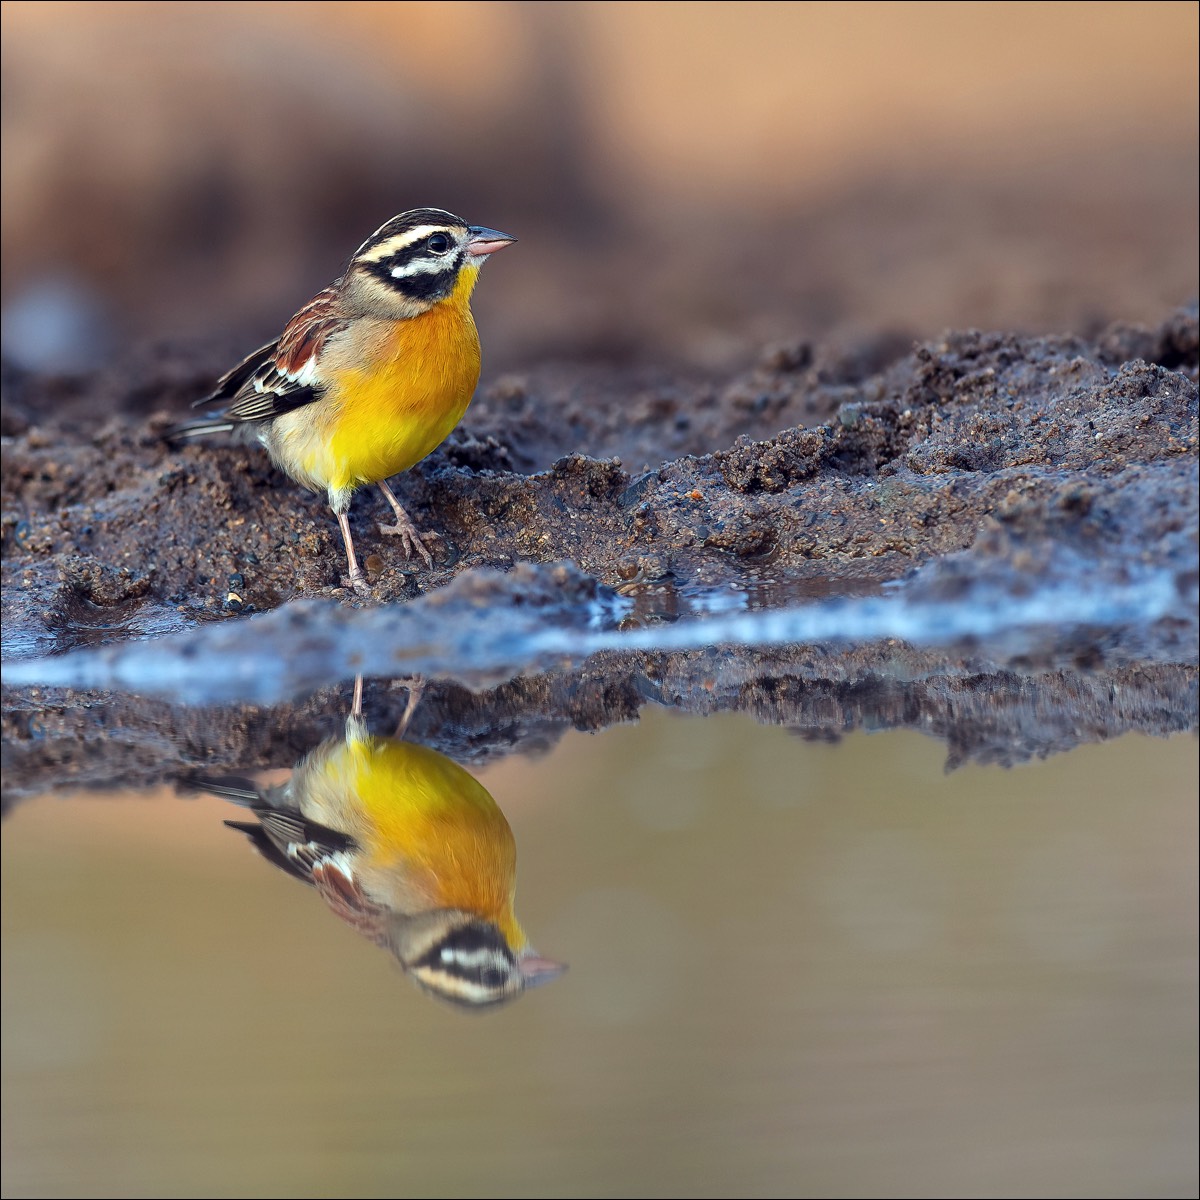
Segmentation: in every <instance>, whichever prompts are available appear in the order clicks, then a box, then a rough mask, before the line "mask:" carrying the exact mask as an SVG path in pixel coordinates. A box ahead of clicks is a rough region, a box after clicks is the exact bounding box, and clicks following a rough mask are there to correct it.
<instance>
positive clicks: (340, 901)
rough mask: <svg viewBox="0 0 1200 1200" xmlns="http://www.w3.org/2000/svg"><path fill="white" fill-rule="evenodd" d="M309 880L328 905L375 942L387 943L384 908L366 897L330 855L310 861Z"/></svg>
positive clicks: (350, 876) (385, 910)
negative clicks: (311, 865) (311, 862)
mask: <svg viewBox="0 0 1200 1200" xmlns="http://www.w3.org/2000/svg"><path fill="white" fill-rule="evenodd" d="M311 876H312V881H313V884H314V885H315V887H316V889H317V891H318V892H320V893H321V896H322V897H323V899H324V900H325V903H326V904H328V905H329V907H330V909H332V911H333V912H334V913H335V914H336V915H337V916H339V917H340V918H341V919H342V920H343V921H345V922H346V924H347V925H349V926H351V927H352V928H353V929H355V930H357V931H358V932H359V933H361V934H362V935H363V937H365V938H369V939H370V940H371V941H372V942H374V943H375V944H376V945H377V946H386V945H387V909H385V908H383V907H382V906H381V905H379V904H376V903H375V902H374V901H373V900H370V899H368V898H367V895H366V893H364V892H363V890H362V888H360V887H359V886H358V883H357V882H356V881H355V879H354V877H353V876H352V875H348V874H347V873H346V872H345V871H343V870H342V869H341V867H340V866H339V865H338V864H337V863H336V862H333V861H332V860H330V859H322V860H321V861H320V862H317V863H314V864H313V868H312V872H311Z"/></svg>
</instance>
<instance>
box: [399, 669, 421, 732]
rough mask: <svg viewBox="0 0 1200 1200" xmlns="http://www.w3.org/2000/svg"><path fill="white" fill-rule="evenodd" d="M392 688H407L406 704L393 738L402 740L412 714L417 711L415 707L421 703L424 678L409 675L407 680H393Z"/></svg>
mask: <svg viewBox="0 0 1200 1200" xmlns="http://www.w3.org/2000/svg"><path fill="white" fill-rule="evenodd" d="M392 687H393V688H402V687H403V688H408V703H407V704H406V705H405V706H404V715H403V716H402V717H401V718H400V723H399V724H398V725H397V726H396V732H395V734H394V735H393V736H394V737H398V738H402V737H403V736H404V733H405V730H407V729H408V723H409V722H410V721H411V720H412V719H413V713H415V712H416V711H417V705H418V704H420V703H421V696H422V695H423V694H424V692H425V677H424V676H423V675H411V676H409V678H408V679H393V680H392Z"/></svg>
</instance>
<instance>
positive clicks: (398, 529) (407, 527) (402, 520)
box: [379, 479, 438, 567]
mask: <svg viewBox="0 0 1200 1200" xmlns="http://www.w3.org/2000/svg"><path fill="white" fill-rule="evenodd" d="M379 490H380V491H381V492H382V493H383V494H384V497H385V498H386V500H387V502H388V503H389V504H390V505H391V506H392V512H394V513H395V514H396V523H395V525H380V527H379V532H380V533H385V534H391V535H392V536H393V537H398V538H399V539H400V544H401V545H402V546H403V547H404V557H405V558H412V555H413V551H414V550H415V551H416V552H417V553H418V554H419V555H420V556H421V557H422V558H423V559H424V560H425V565H426V566H427V567H432V566H433V555H432V554H430V553H429V550H428V549H427V548H426V546H425V541H436V540H437V536H438V535H437V534H436V533H421V532H420V531H419V530H418V529H417V527H416V526H415V525H414V524H413V521H412V517H410V516H409V515H408V513H406V512H405V511H404V505H403V504H401V503H400V501H399V500H397V499H396V493H395V492H393V491H392V489H391V488H390V487H388V484H387V480H386V479H381V480H380V481H379Z"/></svg>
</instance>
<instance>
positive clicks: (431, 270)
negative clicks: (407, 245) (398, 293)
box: [388, 256, 457, 279]
mask: <svg viewBox="0 0 1200 1200" xmlns="http://www.w3.org/2000/svg"><path fill="white" fill-rule="evenodd" d="M456 264H457V260H456V259H453V258H450V257H449V256H447V257H445V258H438V259H430V258H415V259H413V261H412V262H409V263H404V265H403V266H399V267H393V268H392V269H391V271H389V272H388V274H390V275H391V277H392V278H393V279H403V278H404V277H405V276H406V275H440V274H441V273H442V272H443V271H447V272H448V271H452V270H453V269H454V268H455V266H456Z"/></svg>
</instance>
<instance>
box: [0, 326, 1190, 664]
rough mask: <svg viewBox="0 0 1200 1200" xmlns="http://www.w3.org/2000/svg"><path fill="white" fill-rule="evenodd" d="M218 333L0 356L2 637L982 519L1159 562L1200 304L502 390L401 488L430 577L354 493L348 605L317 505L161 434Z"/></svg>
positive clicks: (780, 560)
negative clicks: (424, 537)
mask: <svg viewBox="0 0 1200 1200" xmlns="http://www.w3.org/2000/svg"><path fill="white" fill-rule="evenodd" d="M227 349H228V348H227V347H225V346H221V347H209V348H206V349H205V348H201V349H196V348H193V349H190V350H175V349H172V348H170V347H157V348H152V349H143V350H140V351H137V352H136V353H135V354H134V355H133V356H131V358H130V359H129V360H127V361H126V362H124V363H120V364H117V365H115V366H112V367H110V368H108V369H106V370H105V371H103V372H101V373H98V374H96V375H93V376H85V377H77V378H74V379H70V380H64V379H47V378H41V377H35V376H30V375H26V374H21V373H18V372H16V371H14V370H13V369H11V368H6V369H5V373H4V379H3V383H4V399H5V414H4V434H5V455H4V474H3V515H2V530H3V556H4V557H3V584H4V601H3V614H4V623H5V636H6V642H7V648H8V649H9V652H10V653H12V652H16V653H29V652H46V651H48V650H51V649H60V648H66V647H69V646H72V645H76V644H78V642H79V641H80V638H81V634H80V630H81V629H85V630H88V629H90V630H93V631H94V630H95V629H96V628H98V627H103V626H104V624H105V621H104V619H103V614H105V613H106V612H107V613H111V614H112V615H113V618H114V619H113V621H112V622H111V623H112V625H113V626H114V627H115V628H116V629H117V631H118V632H119V633H120V634H121V635H122V636H128V635H131V634H133V635H136V634H137V633H139V632H148V631H153V630H157V629H161V628H164V627H172V626H178V625H181V624H182V625H186V624H189V623H194V622H196V621H200V620H214V619H231V618H233V617H235V616H236V615H237V614H244V613H247V612H253V611H256V610H257V611H262V610H266V609H272V608H275V607H277V606H278V605H280V604H282V603H285V602H286V601H289V600H292V599H295V598H298V597H303V596H308V597H313V596H336V597H338V598H340V599H341V600H342V601H343V602H344V603H346V604H351V605H361V604H364V603H371V602H373V601H374V602H387V601H406V600H410V599H412V598H413V597H415V596H417V595H419V594H422V593H424V592H427V591H430V590H433V589H436V588H438V587H441V586H442V585H444V584H445V583H447V582H448V581H449V580H450V579H451V578H453V577H454V576H455V575H457V574H458V573H460V572H462V571H464V570H466V569H467V568H469V567H481V566H490V567H500V568H507V567H510V566H512V565H513V564H514V563H517V562H520V561H531V562H536V563H549V562H557V561H565V560H569V561H573V562H575V563H576V564H578V566H579V567H580V568H581V569H582V570H583V571H585V572H586V573H587V574H589V575H591V576H592V577H593V578H595V579H596V580H599V581H600V582H602V583H604V584H607V585H609V586H611V587H625V588H628V587H629V585H630V581H631V580H634V581H639V580H650V581H652V580H653V579H654V578H657V577H661V576H663V575H664V574H666V573H668V572H669V573H670V574H671V575H672V577H673V578H674V579H675V580H677V581H679V580H683V581H688V580H691V581H696V582H698V583H703V584H721V583H726V582H737V581H741V580H743V579H744V578H745V577H746V575H747V573H748V572H759V573H761V571H762V568H763V565H764V564H769V565H770V568H771V570H772V571H773V572H776V573H786V572H788V571H806V570H807V571H810V572H811V571H812V569H813V567H814V564H818V563H819V564H820V566H821V569H822V570H823V571H824V572H825V573H826V574H828V575H832V576H835V577H836V576H837V575H838V574H839V573H846V574H847V575H853V576H855V577H857V578H859V579H861V578H863V577H864V576H866V577H868V578H870V579H875V580H882V579H888V578H893V577H896V576H898V575H900V574H902V573H903V572H904V571H906V570H907V569H908V568H910V567H911V566H914V565H916V564H919V563H922V562H925V561H928V560H929V559H931V558H936V557H940V556H943V555H946V554H949V553H951V552H954V551H958V550H961V549H963V548H965V547H968V546H970V545H972V544H973V543H974V542H975V541H976V539H977V537H978V535H979V533H980V531H981V530H983V529H985V528H987V527H988V526H989V523H991V522H996V521H998V522H1001V523H1002V524H1003V525H1004V526H1005V527H1006V528H1008V529H1009V530H1011V531H1013V532H1015V533H1017V534H1020V535H1022V536H1027V537H1035V536H1036V537H1049V538H1052V539H1053V540H1055V541H1058V542H1061V543H1063V544H1066V545H1079V546H1084V547H1086V548H1089V549H1090V550H1091V551H1092V552H1103V550H1104V548H1105V547H1106V546H1113V547H1116V546H1120V545H1121V544H1122V542H1123V540H1124V539H1126V535H1127V533H1128V532H1130V531H1133V530H1134V529H1136V537H1137V539H1138V540H1139V543H1140V545H1141V547H1142V548H1143V549H1144V551H1145V552H1146V553H1148V554H1152V553H1153V552H1154V546H1155V545H1156V544H1157V543H1158V542H1159V541H1160V540H1161V539H1162V538H1165V537H1167V536H1168V535H1172V534H1177V533H1179V531H1181V530H1183V529H1185V528H1186V529H1195V528H1196V524H1197V517H1196V456H1197V386H1196V377H1197V316H1196V310H1195V308H1194V307H1193V308H1191V309H1188V310H1185V311H1180V312H1178V313H1175V314H1172V315H1171V316H1170V317H1168V318H1167V320H1165V321H1164V322H1163V323H1162V325H1161V326H1159V327H1158V328H1157V329H1140V328H1131V327H1124V326H1122V327H1112V328H1110V329H1108V330H1106V331H1104V332H1103V333H1101V334H1100V335H1099V336H1098V337H1096V338H1095V339H1094V340H1087V339H1083V338H1079V337H1020V336H1017V335H1013V334H1004V333H994V334H987V333H979V332H974V331H970V332H962V333H953V334H947V335H946V336H945V337H943V338H942V339H940V340H937V341H934V342H930V343H925V344H922V345H919V346H917V347H915V348H914V349H912V350H911V351H909V352H906V353H902V354H901V353H899V347H897V346H896V345H895V344H890V343H888V342H887V339H881V338H878V337H876V338H873V339H871V340H870V342H869V344H868V343H867V342H864V345H863V347H862V348H861V353H860V354H856V353H854V352H845V351H843V352H842V353H841V354H840V356H839V357H838V358H837V359H836V360H831V359H830V358H828V356H823V354H822V351H821V349H820V348H819V347H817V348H814V347H811V346H808V345H805V344H802V343H796V344H791V345H776V346H773V347H771V348H769V349H767V350H766V351H764V352H763V354H762V356H761V358H760V360H759V362H758V363H757V364H756V365H755V366H754V367H753V368H751V369H750V370H748V371H746V372H743V373H741V374H738V375H736V376H734V377H731V378H702V377H698V376H696V375H691V376H682V375H677V374H669V373H665V372H654V371H650V370H647V369H643V368H621V367H616V368H608V369H605V368H602V367H598V366H595V365H580V364H558V365H550V366H546V367H544V368H539V369H537V370H533V371H530V372H528V373H525V374H523V375H520V376H508V377H505V378H502V379H500V380H498V381H496V382H494V383H492V384H491V385H490V386H488V387H486V388H485V389H484V390H483V391H482V393H481V395H480V396H479V397H478V398H477V399H476V401H475V403H474V404H473V406H472V408H471V410H470V411H469V412H468V415H467V418H466V420H465V422H464V424H463V426H462V427H461V428H460V429H459V430H457V431H456V432H455V433H454V434H453V435H452V436H451V438H450V439H449V440H448V441H447V442H446V443H445V444H444V445H443V446H442V447H441V448H440V449H439V450H438V451H436V452H435V453H434V454H432V455H430V457H429V458H427V459H426V460H425V461H424V462H423V463H421V464H419V465H418V466H417V467H415V468H414V469H413V470H412V471H410V472H408V473H407V474H406V475H405V476H403V477H401V479H400V480H399V486H398V489H397V490H398V491H399V493H400V495H401V498H402V499H403V500H404V502H405V504H406V505H407V506H408V508H409V511H410V513H411V514H412V515H413V517H414V518H415V520H416V521H417V523H418V524H419V525H420V526H421V527H422V528H424V529H427V530H433V531H436V532H437V533H438V534H439V535H440V537H441V542H440V543H439V544H438V546H437V547H436V550H437V555H436V558H437V561H436V563H435V565H434V567H432V568H431V569H426V568H425V567H424V566H423V565H418V564H414V563H411V562H407V561H405V560H404V559H403V557H402V556H401V555H400V553H399V551H398V550H397V548H396V546H395V545H394V544H392V543H390V542H389V541H388V540H387V539H386V538H383V537H381V536H380V535H379V534H378V532H377V528H376V527H377V525H378V523H379V522H380V521H381V520H386V519H387V516H388V510H387V508H386V505H385V503H384V501H383V500H382V498H381V497H380V496H379V494H378V493H377V492H376V491H374V490H364V491H363V492H362V493H360V494H359V496H358V498H357V499H356V502H355V505H354V507H353V510H352V515H351V524H352V528H353V530H354V535H355V539H356V542H357V544H358V545H359V547H360V551H361V555H362V558H363V559H364V565H365V567H366V569H367V571H368V574H369V577H370V580H371V586H372V592H373V597H372V598H371V599H364V598H362V597H359V596H358V595H356V594H355V593H353V592H350V591H346V590H344V589H343V588H342V587H341V584H340V579H341V576H342V573H343V570H344V560H343V557H342V549H341V544H340V538H339V536H338V532H337V528H336V525H335V523H334V521H333V518H332V516H331V515H330V513H329V510H328V508H327V507H326V505H325V502H324V500H323V498H321V497H316V496H312V495H310V494H308V493H306V492H304V491H302V490H301V489H300V488H298V487H297V486H296V485H294V484H293V483H291V482H290V481H289V480H288V479H286V478H285V477H284V476H282V475H281V474H280V473H279V472H277V471H276V470H275V469H274V468H273V467H272V466H271V465H270V463H269V461H268V460H267V458H266V455H265V454H264V453H261V452H259V451H257V450H256V449H254V448H247V447H237V446H230V445H221V444H217V443H214V444H209V445H199V446H191V447H188V448H185V449H182V450H177V449H172V448H171V447H169V446H168V445H167V444H166V443H165V442H163V440H162V438H161V433H162V430H163V429H164V428H165V427H166V426H167V425H168V424H170V423H171V422H173V421H175V420H177V419H178V418H179V416H180V415H181V413H182V412H183V411H184V409H185V408H186V404H187V402H188V401H189V400H191V399H192V398H194V397H195V396H196V395H199V394H202V393H203V392H204V390H205V388H206V387H207V386H209V385H210V384H211V382H212V379H213V378H215V376H216V375H217V374H219V373H220V371H221V370H222V369H223V368H224V367H225V366H226V365H227V364H228V361H229V355H228V353H227ZM1130 355H1136V356H1137V357H1129V356H1130ZM1131 514H1132V517H1135V518H1136V519H1131ZM81 614H83V615H81ZM97 614H100V615H99V617H98V616H97Z"/></svg>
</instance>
